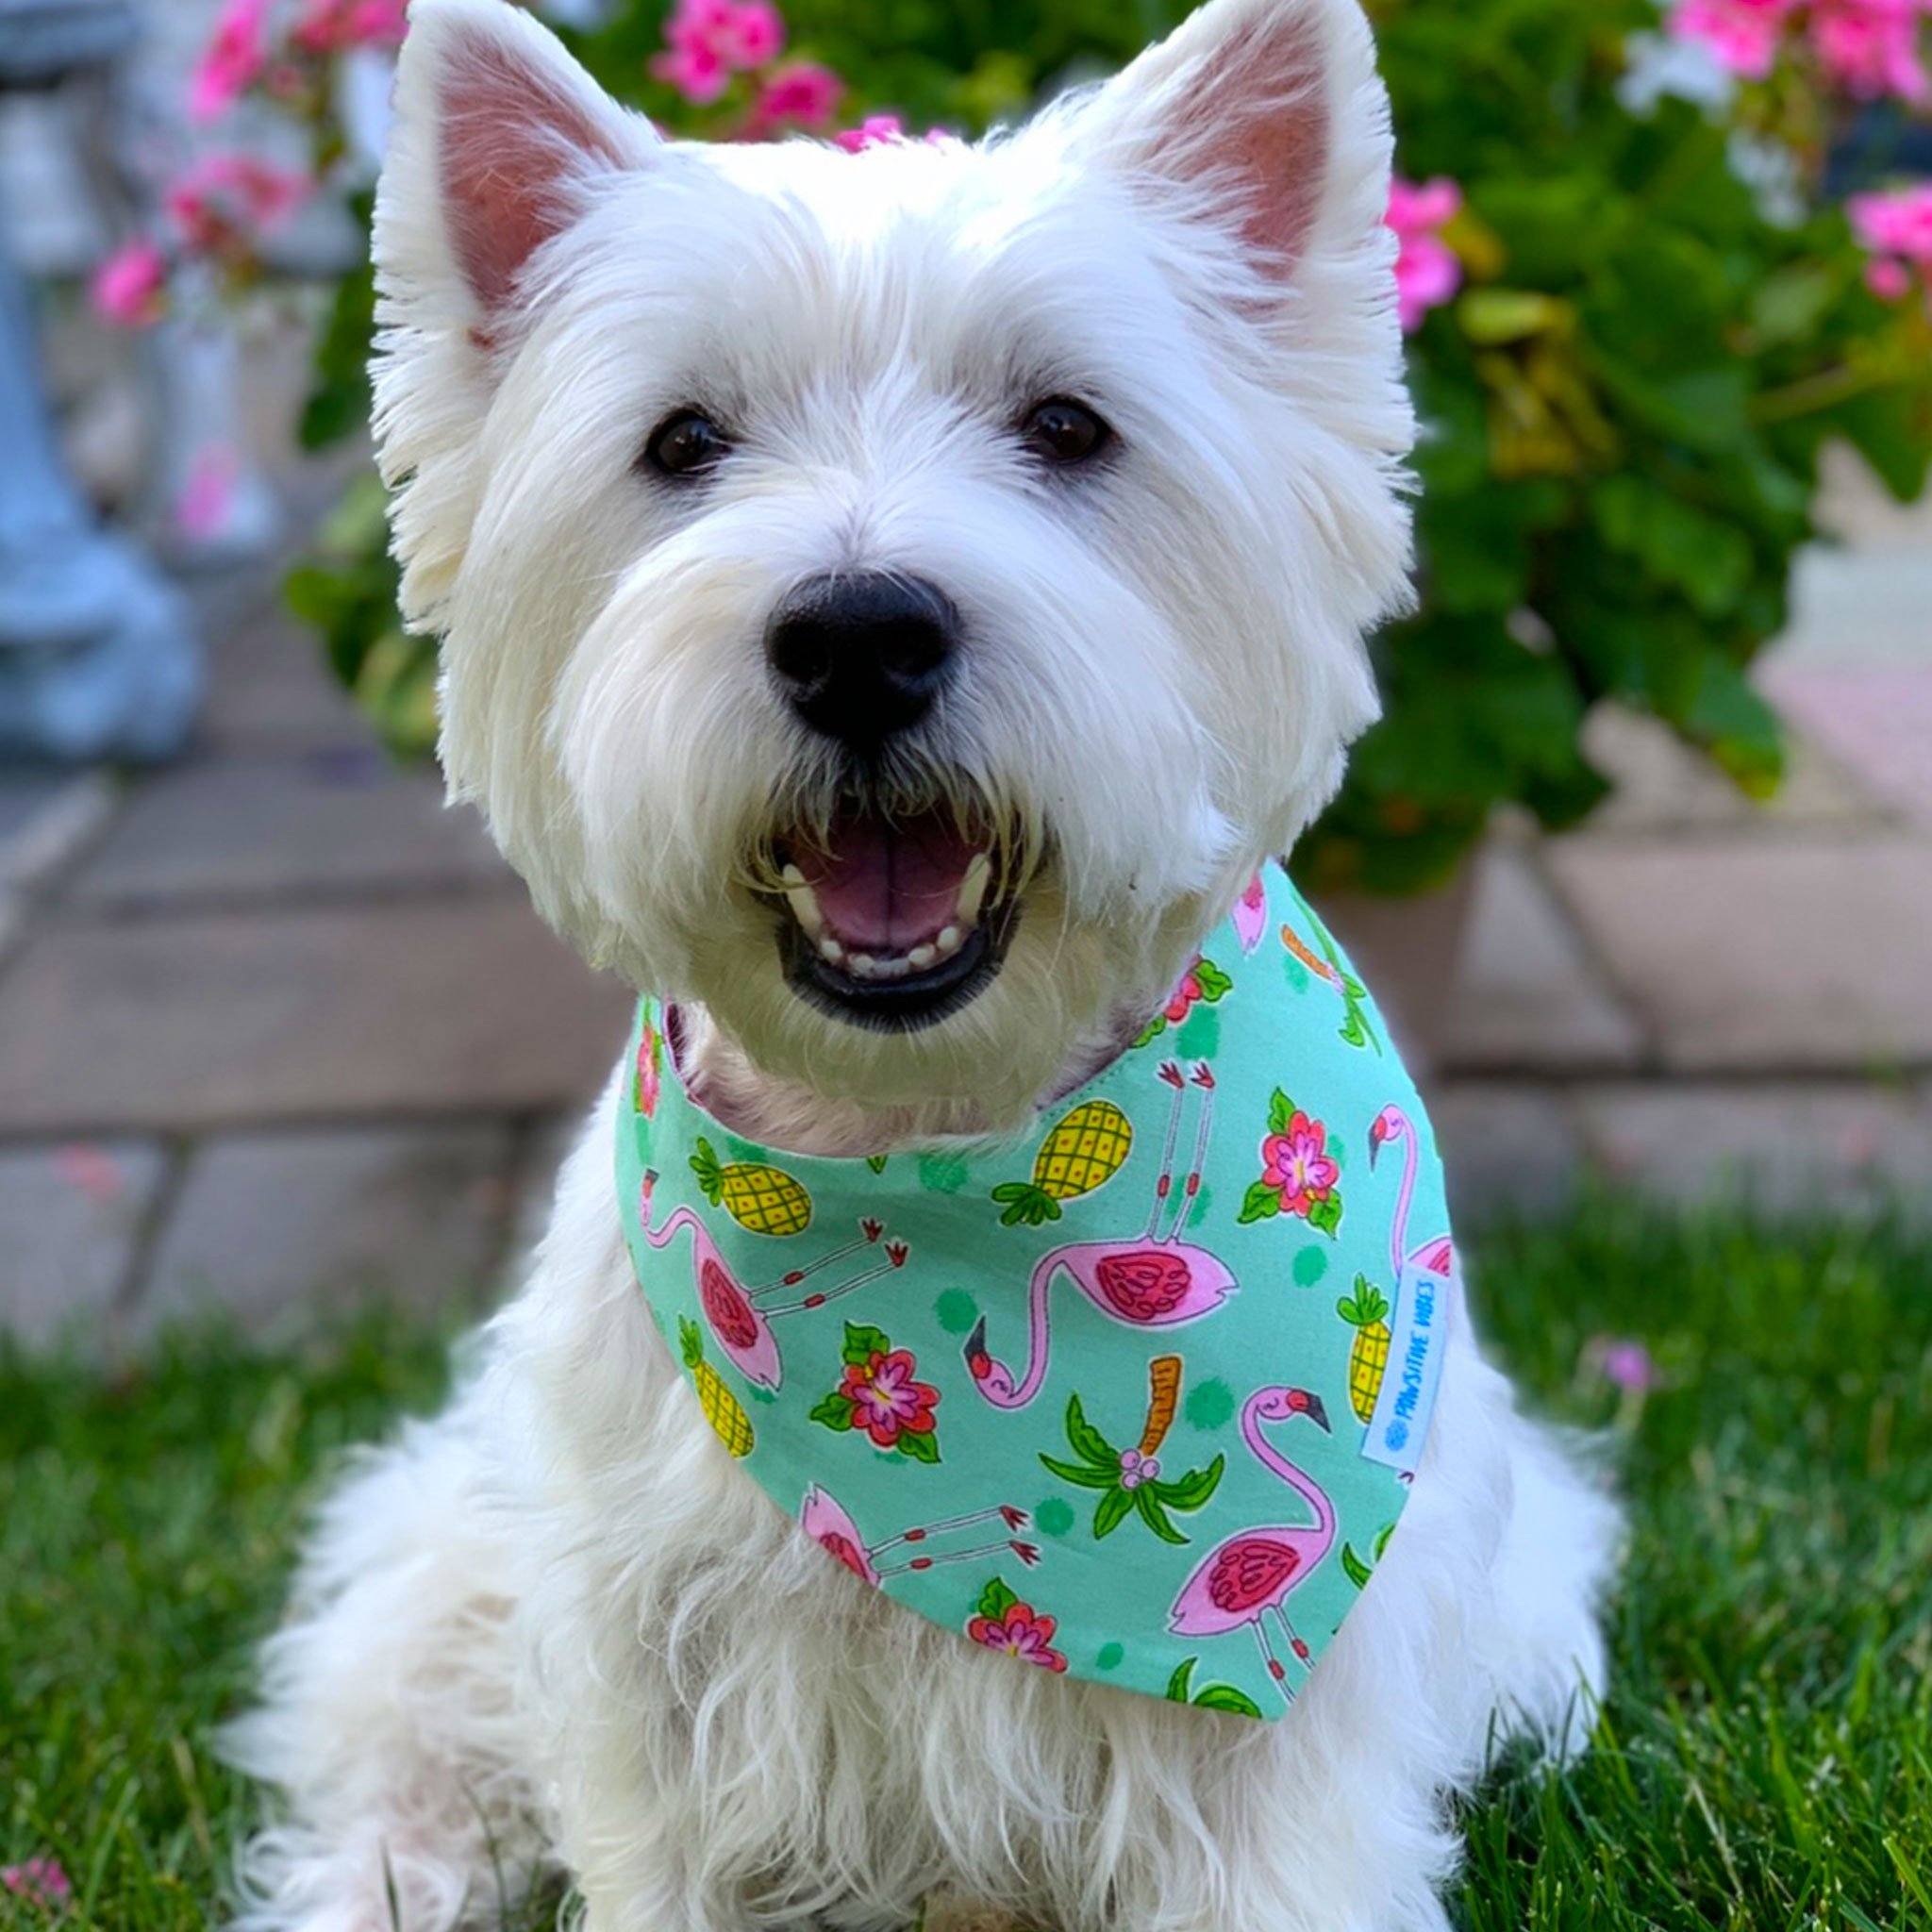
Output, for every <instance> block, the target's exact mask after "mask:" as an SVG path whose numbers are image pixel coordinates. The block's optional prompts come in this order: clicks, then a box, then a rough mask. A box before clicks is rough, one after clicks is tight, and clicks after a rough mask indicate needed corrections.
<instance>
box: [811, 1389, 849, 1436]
mask: <svg viewBox="0 0 1932 1932" xmlns="http://www.w3.org/2000/svg"><path fill="white" fill-rule="evenodd" d="M810 1420H811V1421H812V1422H815V1423H824V1425H825V1427H826V1428H828V1429H837V1430H838V1431H839V1433H840V1434H841V1435H843V1434H844V1433H845V1431H846V1430H847V1429H849V1428H850V1427H851V1426H852V1404H851V1402H850V1401H849V1400H848V1399H847V1398H846V1397H845V1396H843V1395H840V1394H838V1393H836V1392H834V1393H833V1394H830V1395H827V1396H824V1398H823V1399H822V1400H820V1401H819V1402H818V1403H816V1404H815V1405H814V1406H813V1407H812V1409H811V1411H810Z"/></svg>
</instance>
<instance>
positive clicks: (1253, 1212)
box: [1235, 1181, 1281, 1226]
mask: <svg viewBox="0 0 1932 1932" xmlns="http://www.w3.org/2000/svg"><path fill="white" fill-rule="evenodd" d="M1280 1212H1281V1191H1280V1190H1279V1189H1278V1188H1271V1187H1270V1186H1269V1185H1268V1183H1267V1182H1266V1181H1255V1182H1253V1183H1252V1184H1251V1185H1250V1186H1249V1188H1248V1191H1247V1192H1246V1193H1245V1194H1243V1195H1242V1196H1241V1212H1240V1213H1239V1214H1237V1215H1236V1216H1235V1219H1236V1220H1237V1221H1238V1222H1240V1223H1241V1224H1242V1225H1243V1226H1245V1225H1246V1224H1247V1223H1249V1222H1251V1221H1272V1220H1273V1219H1274V1216H1275V1215H1277V1214H1279V1213H1280Z"/></svg>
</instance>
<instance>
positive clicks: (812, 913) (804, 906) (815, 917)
mask: <svg viewBox="0 0 1932 1932" xmlns="http://www.w3.org/2000/svg"><path fill="white" fill-rule="evenodd" d="M796 870H797V868H796V867H795V866H790V865H788V866H787V867H786V868H785V871H786V873H787V874H791V873H793V872H795V871H796ZM785 903H786V905H788V906H789V907H791V916H792V918H793V919H795V920H797V922H798V923H799V924H800V925H802V926H803V927H804V928H805V933H806V937H807V938H808V939H814V940H815V939H817V938H818V936H819V935H820V933H822V932H824V929H825V921H824V914H823V913H822V912H820V910H819V902H818V900H817V899H816V898H815V897H813V895H812V890H811V888H810V887H809V886H808V885H807V884H806V883H805V882H804V881H803V879H801V880H800V881H799V882H798V883H797V884H796V885H794V884H792V882H791V878H790V877H789V876H788V877H787V879H786V883H785Z"/></svg>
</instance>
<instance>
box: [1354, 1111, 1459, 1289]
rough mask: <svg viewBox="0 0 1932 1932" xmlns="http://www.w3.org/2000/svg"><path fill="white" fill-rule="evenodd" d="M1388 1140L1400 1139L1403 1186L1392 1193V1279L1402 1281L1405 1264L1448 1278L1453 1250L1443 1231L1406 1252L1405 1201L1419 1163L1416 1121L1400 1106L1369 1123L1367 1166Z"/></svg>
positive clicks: (1453, 1264)
mask: <svg viewBox="0 0 1932 1932" xmlns="http://www.w3.org/2000/svg"><path fill="white" fill-rule="evenodd" d="M1390 1141H1403V1142H1404V1143H1405V1144H1404V1147H1403V1152H1402V1187H1401V1191H1399V1192H1398V1193H1397V1194H1396V1196H1395V1212H1394V1215H1393V1216H1392V1217H1391V1220H1390V1223H1389V1255H1390V1258H1391V1261H1392V1262H1393V1263H1394V1266H1395V1279H1396V1282H1397V1283H1398V1284H1400V1282H1401V1280H1402V1272H1403V1269H1404V1267H1405V1266H1407V1267H1409V1268H1420V1269H1422V1270H1423V1271H1424V1273H1426V1274H1440V1275H1441V1277H1442V1279H1443V1280H1444V1281H1447V1280H1449V1279H1450V1278H1451V1276H1453V1275H1454V1274H1455V1272H1456V1249H1455V1246H1454V1244H1453V1243H1452V1242H1451V1241H1450V1239H1449V1237H1448V1236H1447V1235H1446V1234H1441V1235H1437V1236H1436V1237H1435V1239H1434V1240H1432V1241H1424V1242H1423V1244H1422V1245H1421V1246H1420V1247H1419V1248H1417V1249H1415V1250H1414V1252H1413V1253H1407V1252H1406V1251H1407V1242H1408V1204H1409V1201H1410V1199H1411V1198H1412V1196H1413V1195H1414V1193H1415V1177H1416V1170H1417V1168H1418V1167H1419V1166H1420V1164H1421V1155H1420V1150H1419V1149H1418V1148H1417V1146H1416V1135H1415V1124H1414V1122H1412V1121H1411V1120H1410V1119H1409V1117H1408V1116H1407V1114H1406V1113H1404V1112H1403V1110H1402V1109H1401V1108H1399V1107H1385V1108H1383V1109H1382V1111H1381V1112H1380V1113H1378V1114H1377V1115H1376V1116H1375V1118H1374V1120H1373V1121H1371V1122H1370V1123H1369V1165H1370V1166H1371V1167H1374V1164H1375V1157H1376V1155H1378V1154H1379V1153H1380V1152H1381V1151H1382V1149H1383V1148H1384V1147H1385V1146H1387V1145H1388V1143H1389V1142H1390Z"/></svg>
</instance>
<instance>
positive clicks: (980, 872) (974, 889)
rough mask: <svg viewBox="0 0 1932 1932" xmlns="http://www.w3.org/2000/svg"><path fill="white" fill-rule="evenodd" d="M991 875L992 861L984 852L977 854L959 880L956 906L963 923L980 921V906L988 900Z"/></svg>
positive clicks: (960, 922) (972, 923) (969, 923)
mask: <svg viewBox="0 0 1932 1932" xmlns="http://www.w3.org/2000/svg"><path fill="white" fill-rule="evenodd" d="M991 877H992V863H991V860H990V859H989V858H987V856H986V854H985V853H983V852H981V853H977V854H975V855H974V860H973V863H972V864H971V865H969V866H968V867H967V868H966V876H965V877H964V878H963V879H961V880H960V881H959V903H958V906H956V907H955V908H954V910H955V911H956V912H957V913H958V919H959V924H961V925H974V924H977V923H978V920H979V908H980V907H981V906H982V905H984V904H985V902H986V888H987V882H988V880H990V879H991Z"/></svg>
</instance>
